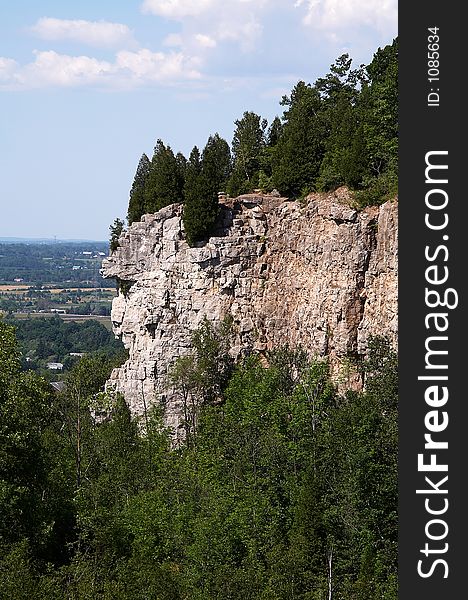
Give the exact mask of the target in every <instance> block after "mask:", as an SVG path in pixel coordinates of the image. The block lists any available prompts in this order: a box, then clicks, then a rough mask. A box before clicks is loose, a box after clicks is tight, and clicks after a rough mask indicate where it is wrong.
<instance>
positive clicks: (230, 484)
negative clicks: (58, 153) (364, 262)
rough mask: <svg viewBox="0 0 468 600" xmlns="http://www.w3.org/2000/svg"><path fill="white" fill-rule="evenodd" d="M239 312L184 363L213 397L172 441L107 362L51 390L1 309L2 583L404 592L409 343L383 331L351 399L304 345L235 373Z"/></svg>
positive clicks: (195, 389)
mask: <svg viewBox="0 0 468 600" xmlns="http://www.w3.org/2000/svg"><path fill="white" fill-rule="evenodd" d="M230 327H231V324H230V323H228V322H226V323H225V324H223V325H222V326H221V327H219V328H215V327H213V326H211V325H210V324H209V323H208V322H207V321H205V322H203V323H202V325H201V327H200V328H199V329H198V330H197V331H196V332H195V334H194V339H193V344H194V352H193V355H192V356H188V357H185V358H184V359H181V360H180V361H178V363H177V364H176V368H175V369H174V373H173V383H174V384H175V385H178V386H179V388H180V389H181V388H182V386H184V385H185V386H187V389H188V390H189V392H190V393H191V394H194V396H196V398H197V403H198V405H197V417H196V428H195V429H193V430H192V431H190V432H189V439H188V442H189V443H187V444H185V445H184V446H183V447H180V448H178V449H174V448H173V449H171V448H170V445H169V440H168V437H167V433H166V432H165V431H164V430H163V428H162V427H161V422H160V417H159V415H158V414H157V413H151V414H149V415H148V427H147V428H146V429H145V435H144V436H141V435H140V434H139V430H138V427H137V424H136V423H135V421H133V420H132V418H131V415H130V411H129V409H128V407H127V406H126V404H125V402H124V401H123V399H122V398H121V397H120V396H118V395H112V394H111V395H109V394H103V392H102V386H103V382H104V381H105V380H106V378H107V377H108V375H109V369H110V368H111V365H110V364H109V363H108V362H106V361H105V360H104V359H98V358H92V357H90V358H89V359H87V360H84V361H81V362H80V363H79V364H78V365H77V366H76V367H75V369H74V370H73V371H72V373H71V374H70V375H69V377H68V380H67V384H68V385H67V391H66V392H65V393H64V394H63V395H61V396H59V397H56V396H54V397H53V398H52V397H50V396H48V395H47V392H46V388H45V387H44V383H43V382H42V383H41V382H40V380H38V379H35V378H32V379H31V378H26V379H25V378H24V377H23V376H22V375H21V374H20V373H19V371H18V369H19V362H18V352H17V349H16V346H15V341H14V335H13V331H12V329H11V328H9V327H8V326H5V325H4V324H0V339H1V341H2V342H3V343H2V346H1V347H2V348H4V351H3V352H2V353H1V354H0V379H1V381H2V384H5V382H7V381H8V383H7V384H6V386H5V385H2V387H0V400H1V404H0V406H1V412H0V436H1V440H0V441H1V446H0V448H1V451H0V481H1V488H0V489H1V495H0V503H1V506H0V508H1V512H0V549H1V553H0V598H3V597H4V598H8V599H9V598H14V599H16V598H19V599H22V598H24V599H26V598H28V600H29V598H32V599H33V600H55V599H57V600H58V599H61V598H75V599H80V600H82V599H89V600H94V599H95V598H103V599H108V600H127V599H128V600H135V599H142V600H143V599H145V598H159V599H163V600H183V599H184V598H193V599H198V600H211V599H212V598H223V599H225V598H227V599H233V600H245V599H249V598H250V599H252V600H256V599H258V598H264V599H270V598H274V599H275V600H290V598H297V599H298V600H310V599H316V600H322V599H324V598H327V597H328V595H329V592H330V589H331V591H332V593H333V597H337V598H345V599H349V600H364V599H365V600H380V599H381V598H385V599H386V600H396V597H397V591H396V542H397V512H396V507H397V495H396V491H397V489H396V480H397V478H396V465H397V414H396V406H397V402H396V398H397V396H396V394H397V371H396V366H397V365H396V357H395V353H394V352H393V351H392V350H391V348H390V346H389V344H388V342H387V341H386V340H383V339H375V340H372V341H371V343H370V344H369V358H368V359H367V360H366V361H364V362H363V364H362V371H363V375H364V378H365V381H366V390H365V391H364V392H363V393H356V392H353V393H348V394H347V395H346V396H345V397H340V396H339V395H338V394H337V393H336V391H335V389H334V387H333V385H332V384H331V382H330V379H329V375H328V368H327V364H326V362H322V361H312V362H311V361H310V360H309V359H308V358H307V356H306V354H305V352H303V351H302V350H300V349H298V350H291V349H288V348H284V349H280V350H277V351H275V352H272V353H270V354H269V356H268V357H267V358H268V362H269V366H268V367H265V366H264V365H262V364H261V363H260V362H259V360H258V359H257V358H256V357H255V356H250V357H248V358H246V359H245V360H243V361H241V362H240V363H239V364H238V365H237V366H236V367H235V368H234V370H233V365H232V363H231V361H230V360H229V358H228V347H229V330H230ZM96 394H97V395H96ZM90 408H92V409H93V410H94V411H96V410H98V409H99V408H100V409H101V411H102V416H103V417H105V418H102V417H101V418H99V419H98V420H93V418H92V415H91V413H90V410H89V409H90Z"/></svg>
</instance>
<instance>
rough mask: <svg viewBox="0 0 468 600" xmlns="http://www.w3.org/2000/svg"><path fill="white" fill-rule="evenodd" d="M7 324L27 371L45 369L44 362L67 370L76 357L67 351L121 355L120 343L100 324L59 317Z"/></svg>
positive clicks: (11, 319) (10, 320) (12, 319)
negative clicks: (60, 363) (10, 327)
mask: <svg viewBox="0 0 468 600" xmlns="http://www.w3.org/2000/svg"><path fill="white" fill-rule="evenodd" d="M8 323H11V324H12V325H14V326H15V328H16V335H17V338H18V342H19V346H20V349H21V351H22V354H23V356H26V357H28V358H29V359H30V360H29V362H25V363H24V366H25V367H27V368H36V369H37V368H45V366H46V363H47V362H57V361H58V362H62V363H63V364H64V367H65V368H66V369H67V368H69V367H71V366H72V364H73V363H74V361H76V358H74V357H71V356H70V353H71V352H78V353H84V352H85V353H93V352H97V351H99V352H100V353H101V354H104V355H107V356H114V357H115V356H122V355H123V353H124V348H123V345H122V342H120V341H119V340H116V339H115V337H114V335H113V334H112V332H111V331H109V330H108V329H106V327H104V325H102V323H99V322H98V321H94V320H89V321H83V322H79V323H78V322H75V321H64V320H62V319H60V318H59V317H51V318H45V317H44V318H40V319H39V318H38V319H14V318H10V317H8Z"/></svg>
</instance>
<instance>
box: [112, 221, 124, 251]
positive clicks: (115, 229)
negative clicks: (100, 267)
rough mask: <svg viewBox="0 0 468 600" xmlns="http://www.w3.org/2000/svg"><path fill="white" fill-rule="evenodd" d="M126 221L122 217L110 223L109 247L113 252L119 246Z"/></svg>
mask: <svg viewBox="0 0 468 600" xmlns="http://www.w3.org/2000/svg"><path fill="white" fill-rule="evenodd" d="M124 225H125V223H124V222H123V221H122V220H121V219H118V218H117V219H114V222H113V223H112V225H109V231H110V240H109V249H110V251H111V252H115V251H116V250H117V248H118V247H119V238H120V236H121V235H122V232H123V230H124Z"/></svg>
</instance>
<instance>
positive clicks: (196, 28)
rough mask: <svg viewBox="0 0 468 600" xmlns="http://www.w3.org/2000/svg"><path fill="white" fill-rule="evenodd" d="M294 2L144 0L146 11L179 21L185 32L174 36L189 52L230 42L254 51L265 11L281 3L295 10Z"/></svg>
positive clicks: (290, 0)
mask: <svg viewBox="0 0 468 600" xmlns="http://www.w3.org/2000/svg"><path fill="white" fill-rule="evenodd" d="M292 1H293V0H223V1H221V0H144V2H143V4H142V11H143V12H145V13H151V14H153V15H156V16H159V17H165V18H167V19H171V20H173V21H177V22H179V23H180V24H181V25H182V28H181V33H179V34H174V35H177V36H178V38H177V39H178V40H179V39H180V40H181V44H180V45H181V46H182V47H184V49H185V50H187V51H189V52H192V51H194V50H195V49H196V48H197V46H198V47H200V46H201V47H202V48H215V47H217V46H219V44H220V43H222V42H228V41H230V42H235V43H237V44H238V45H239V47H240V48H241V50H242V52H252V51H253V50H254V49H255V47H256V46H257V43H258V41H259V39H260V38H261V35H262V32H263V25H262V19H263V15H264V12H265V9H266V8H267V7H268V6H272V5H274V4H275V3H276V4H278V3H279V2H283V3H290V6H291V7H292V4H291V3H292ZM200 32H203V33H200ZM166 43H167V42H166Z"/></svg>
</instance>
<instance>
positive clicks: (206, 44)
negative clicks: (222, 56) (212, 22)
mask: <svg viewBox="0 0 468 600" xmlns="http://www.w3.org/2000/svg"><path fill="white" fill-rule="evenodd" d="M195 39H196V40H197V42H198V43H199V44H200V46H202V47H203V48H214V47H215V46H217V43H216V40H214V39H213V38H212V37H210V36H209V35H205V34H203V33H197V35H196V36H195Z"/></svg>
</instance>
